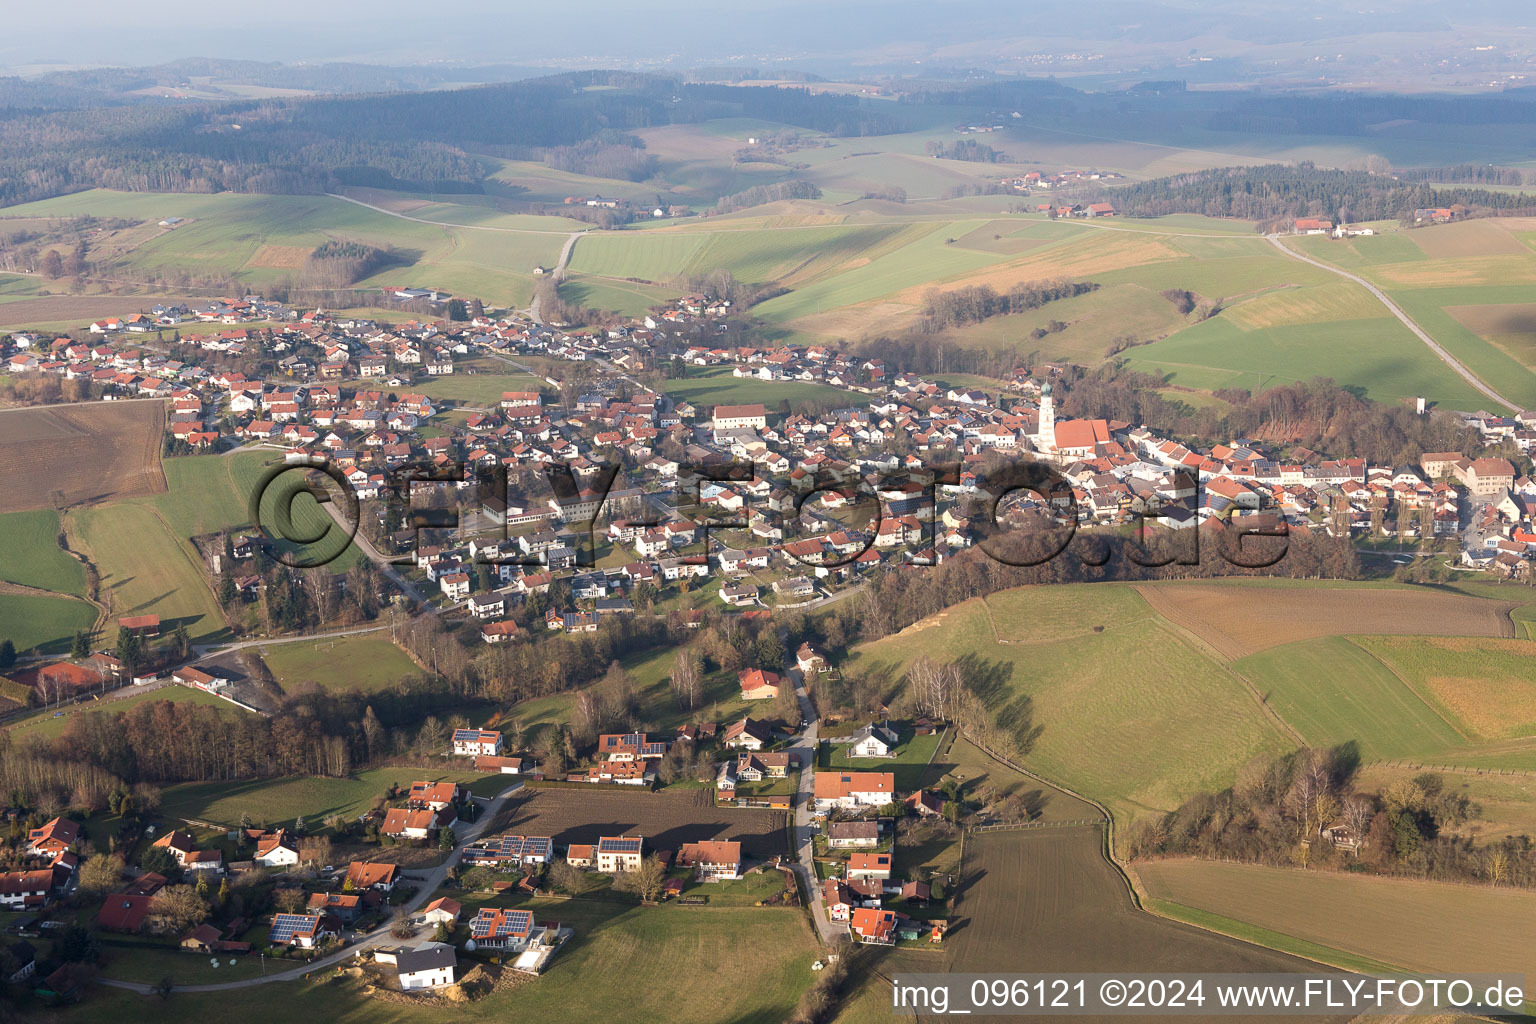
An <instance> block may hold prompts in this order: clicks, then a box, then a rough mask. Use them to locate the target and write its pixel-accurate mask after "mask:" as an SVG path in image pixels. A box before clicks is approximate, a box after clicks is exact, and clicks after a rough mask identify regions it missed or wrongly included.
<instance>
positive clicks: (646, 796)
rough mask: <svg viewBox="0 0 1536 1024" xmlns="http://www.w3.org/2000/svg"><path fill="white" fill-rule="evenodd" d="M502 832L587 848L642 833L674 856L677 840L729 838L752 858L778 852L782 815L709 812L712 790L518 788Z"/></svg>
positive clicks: (782, 847) (733, 810)
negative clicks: (606, 838) (608, 839)
mask: <svg viewBox="0 0 1536 1024" xmlns="http://www.w3.org/2000/svg"><path fill="white" fill-rule="evenodd" d="M501 817H502V818H503V819H504V820H505V823H504V824H502V825H501V828H502V830H503V831H508V832H515V833H517V834H519V835H534V836H549V837H551V838H552V839H554V841H555V845H556V846H566V845H568V844H570V843H595V842H597V840H598V839H599V838H600V837H602V836H614V835H624V834H635V835H642V836H645V841H646V846H647V847H652V848H655V849H659V850H673V851H676V850H677V849H678V848H679V847H680V846H681V845H682V844H683V843H696V842H705V841H707V840H711V839H730V840H736V841H738V842H740V843H741V848H742V855H743V856H745V857H747V858H749V859H755V860H762V859H767V858H769V857H772V856H774V855H775V854H780V853H784V852H785V846H786V843H787V839H786V837H785V833H784V812H782V811H771V810H765V809H759V808H737V807H730V808H717V807H716V806H715V801H714V791H713V789H709V788H697V787H696V788H688V789H675V790H662V791H660V792H655V793H652V792H648V791H646V790H644V789H641V788H639V787H628V786H600V785H591V786H580V787H577V786H571V787H559V788H555V787H550V788H542V787H538V788H535V787H531V786H525V787H524V788H523V789H522V790H521V791H519V793H518V794H517V795H516V796H515V797H514V798H513V801H512V803H511V804H509V805H508V806H507V807H506V808H504V809H503V810H502V812H501Z"/></svg>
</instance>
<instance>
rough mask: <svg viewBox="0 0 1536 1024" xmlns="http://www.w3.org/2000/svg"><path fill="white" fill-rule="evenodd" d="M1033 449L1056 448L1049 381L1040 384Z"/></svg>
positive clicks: (1053, 404)
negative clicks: (1038, 417) (1037, 427)
mask: <svg viewBox="0 0 1536 1024" xmlns="http://www.w3.org/2000/svg"><path fill="white" fill-rule="evenodd" d="M1035 450H1036V451H1041V452H1054V451H1055V450H1056V401H1055V399H1053V398H1052V397H1051V383H1050V381H1046V382H1045V383H1044V384H1042V385H1041V386H1040V428H1039V430H1037V431H1036V432H1035Z"/></svg>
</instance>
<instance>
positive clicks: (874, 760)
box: [816, 726, 943, 793]
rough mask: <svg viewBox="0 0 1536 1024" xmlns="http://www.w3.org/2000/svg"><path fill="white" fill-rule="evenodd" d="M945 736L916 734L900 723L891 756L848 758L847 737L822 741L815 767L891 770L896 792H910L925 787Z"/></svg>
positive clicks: (876, 770) (872, 770) (870, 770)
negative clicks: (934, 757)
mask: <svg viewBox="0 0 1536 1024" xmlns="http://www.w3.org/2000/svg"><path fill="white" fill-rule="evenodd" d="M942 739H943V735H942V734H940V733H930V734H929V735H927V736H915V735H913V733H912V727H911V726H901V727H900V728H899V732H898V740H899V742H898V745H897V747H896V750H895V751H894V755H893V756H892V757H849V756H848V743H847V742H846V741H845V740H841V739H839V740H832V741H830V742H827V743H823V744H821V746H820V747H819V748H818V750H817V758H816V767H817V768H818V769H820V768H832V769H839V768H852V769H855V770H858V771H869V772H892V773H894V774H895V776H896V791H897V792H898V793H910V792H912V791H913V790H916V789H920V788H922V779H923V776H924V775H926V774H928V762H929V761H931V760H933V756H934V752H935V751H937V750H938V749H939V743H940V741H941V740H942Z"/></svg>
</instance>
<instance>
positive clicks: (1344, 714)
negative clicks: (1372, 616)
mask: <svg viewBox="0 0 1536 1024" xmlns="http://www.w3.org/2000/svg"><path fill="white" fill-rule="evenodd" d="M1415 642H1420V641H1418V640H1417V638H1416V639H1415ZM1233 668H1234V669H1236V670H1237V671H1238V672H1240V673H1242V674H1243V675H1244V676H1245V677H1247V679H1248V680H1249V681H1250V682H1251V683H1253V685H1254V686H1255V687H1257V688H1258V690H1259V692H1260V693H1262V694H1264V696H1265V699H1266V700H1268V702H1269V705H1270V707H1272V708H1273V709H1274V710H1275V712H1276V713H1277V714H1279V716H1280V717H1281V718H1283V719H1285V721H1286V722H1288V723H1289V724H1290V725H1291V726H1292V727H1294V728H1295V729H1296V730H1297V731H1298V732H1300V733H1301V735H1302V736H1303V737H1305V738H1306V740H1307V742H1308V743H1310V744H1312V745H1313V746H1319V747H1329V746H1334V745H1336V744H1339V743H1345V742H1348V741H1350V740H1353V741H1355V742H1356V743H1358V744H1359V745H1360V752H1361V754H1362V755H1363V756H1364V757H1366V758H1367V759H1376V758H1397V757H1422V756H1424V755H1426V754H1429V753H1431V752H1439V751H1443V750H1445V749H1447V748H1450V747H1456V746H1460V745H1462V744H1464V743H1465V742H1466V740H1465V738H1464V737H1463V736H1462V735H1461V734H1460V733H1458V732H1457V731H1456V729H1455V728H1454V727H1452V726H1451V725H1450V724H1449V723H1448V722H1447V721H1446V720H1445V719H1444V718H1441V717H1440V715H1438V714H1436V713H1435V711H1434V709H1433V708H1431V707H1430V706H1429V705H1427V704H1425V703H1424V701H1423V700H1422V699H1420V697H1419V696H1418V694H1416V693H1415V692H1414V691H1413V690H1412V689H1410V688H1409V687H1408V686H1407V685H1405V684H1404V683H1403V681H1402V680H1401V679H1399V678H1398V677H1397V676H1396V675H1394V674H1393V673H1392V671H1391V670H1390V669H1388V668H1387V667H1386V666H1385V665H1383V664H1382V663H1381V662H1380V661H1377V660H1376V658H1374V657H1372V656H1371V654H1369V653H1368V652H1367V651H1365V650H1363V649H1362V648H1361V647H1359V646H1357V645H1356V644H1354V643H1351V642H1350V641H1349V640H1347V639H1345V638H1344V637H1337V636H1331V637H1322V638H1319V639H1315V640H1302V641H1299V642H1297V643H1291V644H1283V645H1281V646H1279V647H1272V648H1270V649H1269V650H1267V651H1262V652H1260V653H1258V654H1252V655H1249V656H1248V657H1246V658H1242V659H1239V660H1238V661H1237V662H1236V663H1235V664H1234V665H1233Z"/></svg>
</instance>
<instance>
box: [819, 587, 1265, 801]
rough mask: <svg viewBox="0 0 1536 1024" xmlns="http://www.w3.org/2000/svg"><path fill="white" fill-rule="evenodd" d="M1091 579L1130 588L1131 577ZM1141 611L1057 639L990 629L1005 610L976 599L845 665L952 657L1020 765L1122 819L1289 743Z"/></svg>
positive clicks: (890, 669)
mask: <svg viewBox="0 0 1536 1024" xmlns="http://www.w3.org/2000/svg"><path fill="white" fill-rule="evenodd" d="M1089 586H1091V587H1099V586H1103V587H1105V588H1106V589H1108V590H1109V591H1111V593H1113V592H1114V591H1116V590H1118V591H1121V593H1119V594H1114V596H1113V597H1112V598H1111V600H1121V601H1124V600H1135V601H1139V600H1140V599H1139V598H1137V597H1136V596H1135V593H1134V591H1130V590H1129V588H1124V587H1120V586H1118V585H1100V584H1095V585H1089ZM1036 589H1043V588H1036ZM1088 593H1089V591H1087V590H1077V591H1076V592H1075V593H1074V594H1073V595H1072V598H1071V599H1074V600H1087V599H1088V598H1087V595H1088ZM1127 593H1129V598H1127V597H1126V594H1127ZM1139 616H1140V617H1127V618H1126V619H1125V621H1123V622H1114V621H1113V620H1109V621H1110V624H1109V625H1106V626H1105V627H1104V628H1103V630H1102V631H1101V632H1093V631H1092V625H1088V626H1087V627H1086V628H1087V630H1088V631H1087V632H1084V633H1082V634H1079V635H1076V636H1072V637H1070V638H1066V639H1050V640H1045V641H1042V642H1037V643H1030V642H1023V641H1018V640H1008V639H1006V638H1004V639H1003V640H1001V641H1000V640H999V639H998V638H997V636H996V635H995V634H994V632H993V626H992V620H993V618H998V620H999V621H1003V622H1007V621H1010V620H1009V619H1007V618H1003V617H996V616H991V615H989V614H988V607H987V605H986V604H985V603H983V602H982V601H979V600H975V601H970V602H966V603H965V604H961V605H958V606H956V607H954V608H950V609H948V610H947V611H945V612H943V613H940V615H939V616H935V617H934V618H933V619H928V620H924V621H923V622H919V623H917V624H916V625H914V626H910V627H908V628H907V629H906V630H903V631H902V632H901V633H898V634H896V635H894V636H891V637H887V638H886V639H884V640H880V641H877V642H875V643H871V644H865V645H862V646H861V647H859V648H856V649H855V653H854V657H853V658H852V659H851V661H850V664H849V665H847V666H845V669H846V670H847V671H850V672H858V671H876V672H879V673H883V674H886V675H889V676H895V675H899V674H900V673H901V672H902V671H903V669H904V666H905V665H906V664H907V663H908V662H910V661H911V660H912V659H913V658H915V657H917V656H919V655H924V656H927V657H930V658H934V659H936V660H941V661H948V660H959V661H961V663H962V665H963V667H964V669H965V671H966V674H967V677H968V678H969V679H970V680H972V683H971V685H972V686H973V688H974V689H976V690H977V692H978V693H979V694H980V696H981V698H982V700H983V702H984V703H986V704H987V706H988V707H989V708H990V709H991V710H992V712H993V715H994V716H995V718H996V719H997V720H998V721H999V722H1001V723H1004V726H1005V728H1007V729H1009V731H1011V732H1013V733H1014V734H1015V735H1016V736H1018V737H1019V739H1018V742H1020V743H1022V744H1025V745H1027V746H1028V748H1029V749H1028V752H1027V753H1026V754H1025V756H1024V757H1023V758H1022V763H1023V764H1024V765H1025V766H1026V767H1028V768H1031V769H1033V770H1036V771H1038V772H1040V773H1041V774H1042V775H1044V776H1045V777H1046V778H1049V779H1053V780H1055V781H1058V782H1060V783H1062V784H1063V785H1065V786H1067V787H1069V788H1071V789H1074V790H1076V791H1078V792H1081V793H1084V794H1086V795H1088V796H1091V797H1094V798H1097V799H1099V800H1101V801H1103V802H1105V803H1106V804H1107V805H1108V806H1109V807H1110V808H1111V809H1112V810H1113V811H1114V812H1115V813H1116V814H1117V815H1119V816H1123V817H1124V818H1126V819H1131V818H1134V817H1135V816H1136V815H1138V814H1141V813H1145V812H1146V811H1147V810H1148V809H1155V808H1171V807H1173V806H1176V805H1177V804H1178V803H1179V802H1181V800H1182V799H1183V797H1184V796H1188V795H1189V794H1190V793H1193V792H1196V791H1200V790H1205V789H1210V788H1216V789H1220V788H1222V787H1223V786H1225V785H1227V784H1228V783H1229V782H1230V781H1231V775H1232V773H1233V772H1235V770H1236V768H1237V767H1238V766H1239V765H1241V764H1242V763H1244V762H1246V761H1247V760H1249V759H1251V758H1253V757H1256V756H1260V755H1264V754H1272V753H1278V752H1281V751H1282V750H1284V749H1288V748H1289V747H1290V746H1292V745H1293V742H1292V741H1289V740H1288V738H1287V737H1286V736H1285V735H1283V734H1282V732H1281V731H1280V729H1279V728H1278V726H1277V725H1276V724H1275V723H1274V722H1273V721H1272V720H1270V719H1269V718H1268V717H1267V716H1266V715H1265V714H1264V711H1263V709H1262V708H1261V707H1260V706H1259V704H1258V702H1257V700H1256V699H1255V698H1254V697H1253V696H1252V695H1251V694H1250V693H1249V692H1248V691H1247V690H1246V689H1245V688H1244V687H1243V685H1242V683H1241V682H1240V681H1239V680H1238V679H1237V678H1236V677H1234V676H1233V675H1231V674H1230V673H1229V672H1227V671H1226V670H1225V669H1223V668H1222V667H1221V666H1220V665H1219V664H1218V663H1216V662H1215V661H1213V660H1211V659H1209V658H1208V657H1206V656H1205V655H1204V654H1202V653H1201V652H1200V651H1198V650H1196V649H1195V648H1193V647H1191V646H1189V645H1188V644H1186V643H1185V642H1184V641H1183V640H1182V639H1180V637H1179V636H1178V635H1177V634H1176V633H1175V632H1174V631H1173V630H1171V629H1170V628H1168V627H1167V626H1166V625H1165V624H1163V623H1161V622H1160V621H1158V620H1156V619H1155V618H1154V617H1151V616H1149V615H1147V613H1146V612H1145V611H1144V610H1143V611H1140V612H1139ZM1106 618H1107V617H1106ZM1084 621H1085V623H1090V622H1092V620H1089V619H1085V620H1084ZM1094 624H1097V623H1094ZM1149 666H1156V670H1155V671H1148V667H1149Z"/></svg>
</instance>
